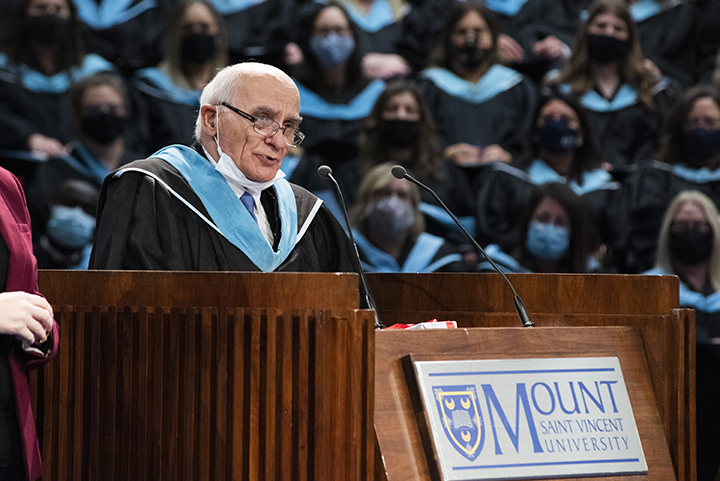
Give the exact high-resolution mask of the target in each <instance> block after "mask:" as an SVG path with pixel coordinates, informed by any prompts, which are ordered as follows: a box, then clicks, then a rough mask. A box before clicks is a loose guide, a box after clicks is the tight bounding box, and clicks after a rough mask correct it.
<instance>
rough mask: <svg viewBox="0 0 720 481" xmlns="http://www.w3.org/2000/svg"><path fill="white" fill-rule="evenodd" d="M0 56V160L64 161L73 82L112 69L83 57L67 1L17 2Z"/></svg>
mask: <svg viewBox="0 0 720 481" xmlns="http://www.w3.org/2000/svg"><path fill="white" fill-rule="evenodd" d="M4 33H5V38H4V40H3V44H2V52H3V53H2V55H0V104H2V105H3V108H2V110H1V111H0V130H1V131H2V132H3V135H2V136H1V137H0V157H1V158H26V157H28V156H32V157H34V158H42V159H46V158H48V157H53V156H60V155H64V154H66V153H67V152H68V149H67V146H66V144H67V143H68V142H69V141H70V140H72V137H73V122H72V119H71V118H70V116H71V112H72V109H71V107H70V94H69V91H70V88H71V86H72V84H73V82H77V81H79V80H82V79H83V78H85V77H87V76H89V75H92V74H94V73H97V72H100V71H108V70H112V68H113V67H112V65H111V64H110V63H109V62H108V61H106V60H105V59H103V58H101V57H99V56H97V55H92V54H90V55H85V49H84V46H83V44H82V41H81V39H80V29H79V25H78V20H77V9H76V7H75V5H74V3H73V2H71V1H69V0H18V1H17V2H16V3H15V5H14V8H13V10H12V12H11V18H10V19H8V28H7V29H6V31H5V32H4Z"/></svg>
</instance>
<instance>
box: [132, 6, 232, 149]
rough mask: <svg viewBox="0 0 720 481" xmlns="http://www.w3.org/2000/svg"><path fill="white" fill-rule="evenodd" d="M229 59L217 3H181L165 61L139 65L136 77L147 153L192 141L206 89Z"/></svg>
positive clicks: (171, 26) (172, 24)
mask: <svg viewBox="0 0 720 481" xmlns="http://www.w3.org/2000/svg"><path fill="white" fill-rule="evenodd" d="M227 62H228V47H227V32H226V29H225V24H224V22H223V18H222V16H221V15H220V13H218V11H217V9H216V8H215V7H214V6H213V4H212V3H210V2H208V1H205V0H192V1H188V2H185V3H182V4H180V5H179V6H178V7H177V8H176V9H175V11H174V14H173V16H172V17H171V19H170V22H169V24H168V27H167V36H166V38H165V56H164V58H163V61H162V62H161V63H160V64H159V65H158V66H157V67H152V68H145V69H142V70H138V71H137V72H135V74H134V76H133V79H132V86H133V92H134V94H135V95H134V97H135V98H136V99H137V100H138V101H137V107H138V111H139V117H140V122H141V126H142V130H143V132H144V135H143V140H142V147H141V148H142V150H143V151H144V155H150V154H152V153H153V152H155V151H156V150H158V149H160V148H162V147H165V146H167V145H170V144H183V145H190V144H192V142H193V138H192V132H193V128H194V125H195V119H196V117H197V110H198V109H199V108H200V93H201V91H202V88H203V87H204V86H205V85H207V83H208V82H209V81H210V79H212V77H213V75H214V74H215V72H217V71H218V70H219V69H221V68H223V67H225V66H226V65H227Z"/></svg>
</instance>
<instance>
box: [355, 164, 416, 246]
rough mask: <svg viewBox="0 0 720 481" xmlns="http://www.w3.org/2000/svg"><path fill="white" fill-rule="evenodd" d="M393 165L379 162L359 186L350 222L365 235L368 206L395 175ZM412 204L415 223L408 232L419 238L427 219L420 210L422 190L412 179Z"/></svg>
mask: <svg viewBox="0 0 720 481" xmlns="http://www.w3.org/2000/svg"><path fill="white" fill-rule="evenodd" d="M392 168H393V165H392V164H389V163H384V164H378V165H376V166H375V167H373V168H372V169H370V170H368V172H367V173H366V174H365V175H364V176H363V178H362V181H361V182H360V187H359V188H358V194H357V201H356V202H355V205H354V206H353V207H352V209H350V213H349V217H350V223H351V224H352V225H353V227H354V228H356V229H357V230H358V231H360V233H362V234H363V235H364V236H367V234H368V230H369V229H368V222H367V218H368V213H369V212H368V207H369V206H370V204H371V203H372V202H373V195H374V194H375V192H377V191H378V190H380V189H383V188H384V187H386V186H387V185H388V184H389V183H390V182H391V181H392V180H393V179H395V177H394V176H393V174H392ZM405 182H408V183H409V184H410V205H411V206H412V209H413V225H412V227H410V230H409V232H408V235H409V237H411V238H412V239H415V238H417V237H418V236H419V235H420V234H422V233H423V232H424V231H425V219H424V218H423V215H422V212H420V191H419V190H418V188H417V186H416V185H415V184H413V183H411V182H410V181H408V180H406V181H405Z"/></svg>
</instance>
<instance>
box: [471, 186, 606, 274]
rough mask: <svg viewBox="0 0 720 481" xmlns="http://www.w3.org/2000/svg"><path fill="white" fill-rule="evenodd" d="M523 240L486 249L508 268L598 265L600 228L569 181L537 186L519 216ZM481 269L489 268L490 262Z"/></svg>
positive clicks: (571, 269)
mask: <svg viewBox="0 0 720 481" xmlns="http://www.w3.org/2000/svg"><path fill="white" fill-rule="evenodd" d="M518 223H519V226H520V227H519V230H520V235H519V238H518V239H519V240H518V243H517V245H516V246H515V247H514V248H513V249H511V250H509V251H507V252H509V254H508V253H506V251H504V250H503V249H502V248H500V247H499V246H498V245H497V244H490V245H489V246H487V248H486V249H485V250H486V252H487V254H488V255H489V256H490V257H491V258H492V259H493V260H494V261H495V263H496V264H498V266H499V267H500V268H501V269H502V270H503V271H504V272H540V273H584V272H592V271H594V270H596V269H597V267H598V262H597V260H596V259H595V258H594V257H593V254H594V253H595V252H596V251H597V249H598V242H597V237H596V231H595V228H594V226H593V225H592V223H591V222H590V220H589V218H588V215H587V213H586V211H585V206H584V204H583V201H582V199H581V198H580V197H579V196H578V195H577V194H575V193H574V192H573V191H572V189H571V188H570V187H568V186H567V185H565V184H560V183H557V182H551V183H548V184H544V185H541V186H539V187H537V189H536V190H535V192H534V193H533V195H532V196H531V197H530V201H529V202H528V204H527V206H525V209H524V214H522V216H521V217H520V218H519V219H518ZM479 270H480V271H483V272H489V271H491V270H492V268H491V267H490V265H489V262H487V261H483V262H481V263H480V265H479Z"/></svg>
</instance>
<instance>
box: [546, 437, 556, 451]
mask: <svg viewBox="0 0 720 481" xmlns="http://www.w3.org/2000/svg"><path fill="white" fill-rule="evenodd" d="M545 450H546V451H547V452H548V453H554V452H555V446H553V442H552V440H551V439H546V440H545Z"/></svg>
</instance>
